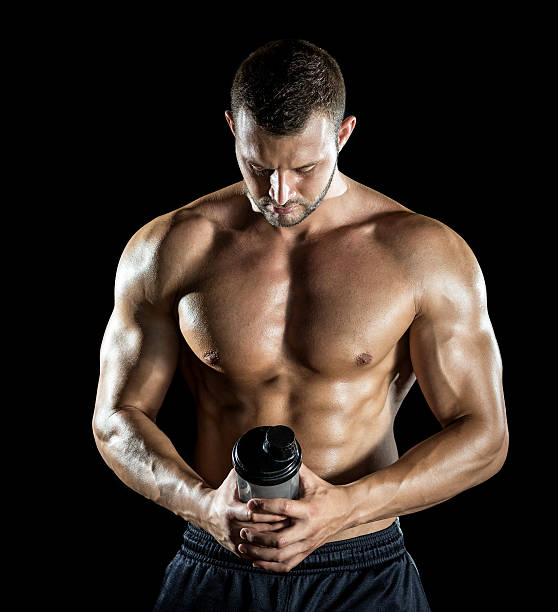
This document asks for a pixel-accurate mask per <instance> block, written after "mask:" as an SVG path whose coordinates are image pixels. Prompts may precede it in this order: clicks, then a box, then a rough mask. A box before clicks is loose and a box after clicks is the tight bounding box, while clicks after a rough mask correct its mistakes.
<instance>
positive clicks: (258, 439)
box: [232, 425, 302, 486]
mask: <svg viewBox="0 0 558 612" xmlns="http://www.w3.org/2000/svg"><path fill="white" fill-rule="evenodd" d="M232 460H233V466H234V469H235V470H236V472H237V473H238V475H239V476H240V477H241V478H243V479H244V480H247V481H248V482H250V483H252V484H255V485H260V486H273V485H278V484H281V483H283V482H286V481H287V480H290V479H291V478H292V477H293V476H294V475H295V474H296V473H297V472H298V470H299V468H300V465H301V464H302V449H301V448H300V444H299V443H298V440H297V439H296V437H295V433H294V431H293V430H292V429H291V428H290V427H287V426H285V425H276V426H262V427H254V428H253V429H250V430H249V431H247V432H246V433H245V434H244V435H242V436H241V437H240V438H239V439H238V440H237V441H236V443H235V445H234V447H233V451H232Z"/></svg>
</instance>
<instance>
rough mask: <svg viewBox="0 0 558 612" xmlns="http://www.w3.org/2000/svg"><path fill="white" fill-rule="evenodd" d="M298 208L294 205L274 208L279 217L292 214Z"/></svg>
mask: <svg viewBox="0 0 558 612" xmlns="http://www.w3.org/2000/svg"><path fill="white" fill-rule="evenodd" d="M296 207H297V205H296V204H293V205H292V206H286V207H285V206H273V211H274V212H276V213H277V214H278V215H286V214H288V213H290V212H292V211H293V210H294V209H295V208H296Z"/></svg>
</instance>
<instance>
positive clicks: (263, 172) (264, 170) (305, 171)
mask: <svg viewBox="0 0 558 612" xmlns="http://www.w3.org/2000/svg"><path fill="white" fill-rule="evenodd" d="M248 165H249V167H250V170H252V172H253V173H254V174H257V175H258V176H265V175H268V174H270V173H273V172H274V170H272V169H269V168H262V167H260V166H254V164H248ZM315 167H316V165H315V164H314V165H313V166H311V167H309V168H307V167H304V168H298V169H297V170H295V172H296V173H297V174H310V172H312V170H314V168H315Z"/></svg>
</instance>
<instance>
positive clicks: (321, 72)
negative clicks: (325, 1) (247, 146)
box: [231, 39, 345, 136]
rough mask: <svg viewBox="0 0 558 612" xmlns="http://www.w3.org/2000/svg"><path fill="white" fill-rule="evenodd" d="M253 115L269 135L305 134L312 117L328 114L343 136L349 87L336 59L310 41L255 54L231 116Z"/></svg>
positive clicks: (241, 76) (242, 75)
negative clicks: (346, 88) (303, 131)
mask: <svg viewBox="0 0 558 612" xmlns="http://www.w3.org/2000/svg"><path fill="white" fill-rule="evenodd" d="M241 108H243V109H245V110H247V111H249V112H250V113H251V115H252V117H253V118H254V120H255V122H256V124H257V125H258V126H259V127H261V128H263V129H264V130H266V131H267V132H269V133H271V134H274V135H280V136H286V135H290V134H297V133H300V132H301V131H302V130H303V129H304V126H305V125H306V122H307V121H308V119H309V117H310V115H311V114H312V113H314V112H316V111H318V112H323V113H325V114H326V115H327V116H328V117H329V118H330V120H331V121H332V124H333V129H334V131H335V135H337V134H338V133H339V128H340V126H341V122H342V121H343V116H344V113H345V82H344V80H343V75H342V73H341V69H340V68H339V65H338V64H337V62H336V61H335V60H334V59H333V57H331V55H330V54H329V53H328V52H327V51H324V50H323V49H320V47H317V46H316V45H313V44H312V43H310V42H308V41H306V40H298V39H283V40H276V41H273V42H269V43H267V44H265V45H264V46H263V47H260V48H259V49H257V50H256V51H254V52H253V53H251V54H250V55H249V56H248V57H247V58H246V59H245V60H244V61H243V62H242V64H241V65H240V67H239V68H238V70H237V72H236V74H235V77H234V80H233V84H232V89H231V111H232V115H233V120H236V117H237V116H238V112H239V110H240V109H241Z"/></svg>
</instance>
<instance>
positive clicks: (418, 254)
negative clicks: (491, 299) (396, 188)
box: [392, 212, 486, 314]
mask: <svg viewBox="0 0 558 612" xmlns="http://www.w3.org/2000/svg"><path fill="white" fill-rule="evenodd" d="M392 223H393V224H394V225H396V226H397V230H398V231H397V233H398V235H399V239H400V242H399V245H398V247H397V250H398V252H399V254H400V256H401V260H402V261H403V262H404V266H405V270H406V271H407V274H408V277H409V278H410V279H411V282H412V284H413V288H414V294H415V304H416V311H417V314H421V313H423V312H425V311H426V310H428V309H430V310H434V309H438V310H440V309H441V310H443V309H444V307H446V306H448V307H450V305H451V307H452V308H454V309H455V308H457V309H458V310H462V311H463V312H465V311H471V310H472V309H473V310H478V309H482V308H483V307H485V302H486V287H485V282H484V277H483V274H482V270H481V267H480V265H479V262H478V260H477V258H476V256H475V254H474V253H473V251H472V249H471V247H470V246H469V244H468V243H467V242H466V240H465V239H464V238H463V237H462V236H461V235H460V234H458V233H457V232H456V231H455V230H453V229H452V228H451V227H449V226H448V225H446V224H445V223H442V222H441V221H439V220H437V219H434V218H432V217H428V216H425V215H421V214H417V213H414V212H405V213H401V214H400V215H399V218H398V219H393V220H392Z"/></svg>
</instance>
